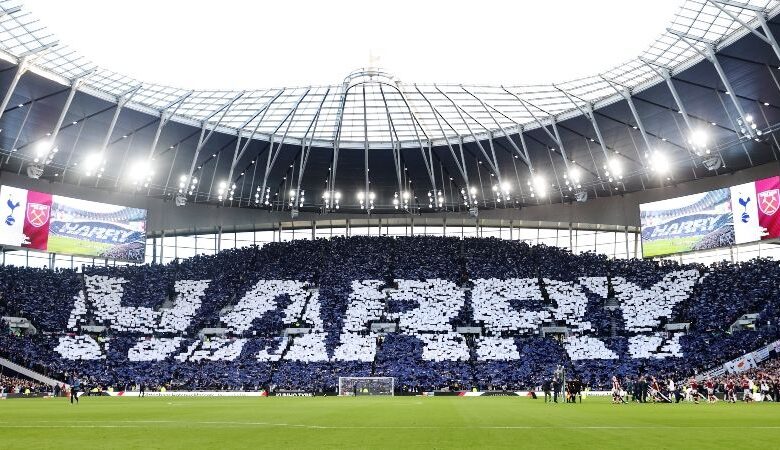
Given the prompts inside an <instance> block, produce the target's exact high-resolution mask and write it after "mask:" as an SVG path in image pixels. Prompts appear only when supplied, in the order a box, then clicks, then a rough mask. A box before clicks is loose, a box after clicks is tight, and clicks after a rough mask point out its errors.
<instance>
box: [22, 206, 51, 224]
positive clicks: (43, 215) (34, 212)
mask: <svg viewBox="0 0 780 450" xmlns="http://www.w3.org/2000/svg"><path fill="white" fill-rule="evenodd" d="M50 210H51V207H50V206H49V205H44V204H41V203H28V204H27V221H28V222H30V225H32V226H34V227H35V228H40V227H41V226H43V225H45V224H46V222H48V221H49V211H50Z"/></svg>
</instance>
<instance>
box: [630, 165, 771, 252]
mask: <svg viewBox="0 0 780 450" xmlns="http://www.w3.org/2000/svg"><path fill="white" fill-rule="evenodd" d="M779 208H780V177H772V178H764V179H762V180H757V181H752V182H750V183H745V184H740V185H738V186H732V187H729V188H722V189H716V190H714V191H709V192H703V193H701V194H693V195H686V196H685V197H677V198H672V199H669V200H662V201H659V202H653V203H644V204H641V205H639V215H640V222H641V224H642V256H644V257H645V258H650V257H653V256H662V255H671V254H674V253H681V252H688V251H694V250H707V249H712V248H718V247H728V246H730V245H734V244H744V243H746V242H755V241H760V240H764V239H774V238H777V237H780V212H778V209H779Z"/></svg>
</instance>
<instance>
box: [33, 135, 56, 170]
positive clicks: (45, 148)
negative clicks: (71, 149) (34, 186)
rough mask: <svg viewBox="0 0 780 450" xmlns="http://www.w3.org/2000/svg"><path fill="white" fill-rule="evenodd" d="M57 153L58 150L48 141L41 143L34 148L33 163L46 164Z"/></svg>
mask: <svg viewBox="0 0 780 450" xmlns="http://www.w3.org/2000/svg"><path fill="white" fill-rule="evenodd" d="M58 151H59V149H58V148H57V147H56V146H55V145H54V144H53V143H52V142H51V141H49V140H48V139H47V140H44V141H41V142H40V143H38V145H36V146H35V159H34V160H33V162H35V163H36V164H37V163H40V162H42V163H44V164H48V163H50V162H51V160H52V159H53V158H54V154H55V153H57V152H58Z"/></svg>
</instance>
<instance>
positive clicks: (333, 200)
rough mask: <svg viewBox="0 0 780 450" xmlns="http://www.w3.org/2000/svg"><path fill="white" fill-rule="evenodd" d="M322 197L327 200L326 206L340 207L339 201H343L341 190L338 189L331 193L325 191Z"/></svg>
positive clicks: (328, 207)
mask: <svg viewBox="0 0 780 450" xmlns="http://www.w3.org/2000/svg"><path fill="white" fill-rule="evenodd" d="M322 199H323V200H324V201H325V208H327V209H330V208H331V207H332V208H334V209H339V202H340V201H341V192H339V191H336V192H333V193H332V194H331V192H330V191H325V192H324V193H323V194H322Z"/></svg>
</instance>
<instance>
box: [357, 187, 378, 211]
mask: <svg viewBox="0 0 780 450" xmlns="http://www.w3.org/2000/svg"><path fill="white" fill-rule="evenodd" d="M357 198H358V202H360V209H366V208H368V210H369V211H371V210H372V209H374V199H375V198H376V195H375V194H374V193H373V192H371V191H369V192H368V195H366V193H365V192H363V191H360V192H358V193H357ZM366 200H368V205H367V206H366Z"/></svg>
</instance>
